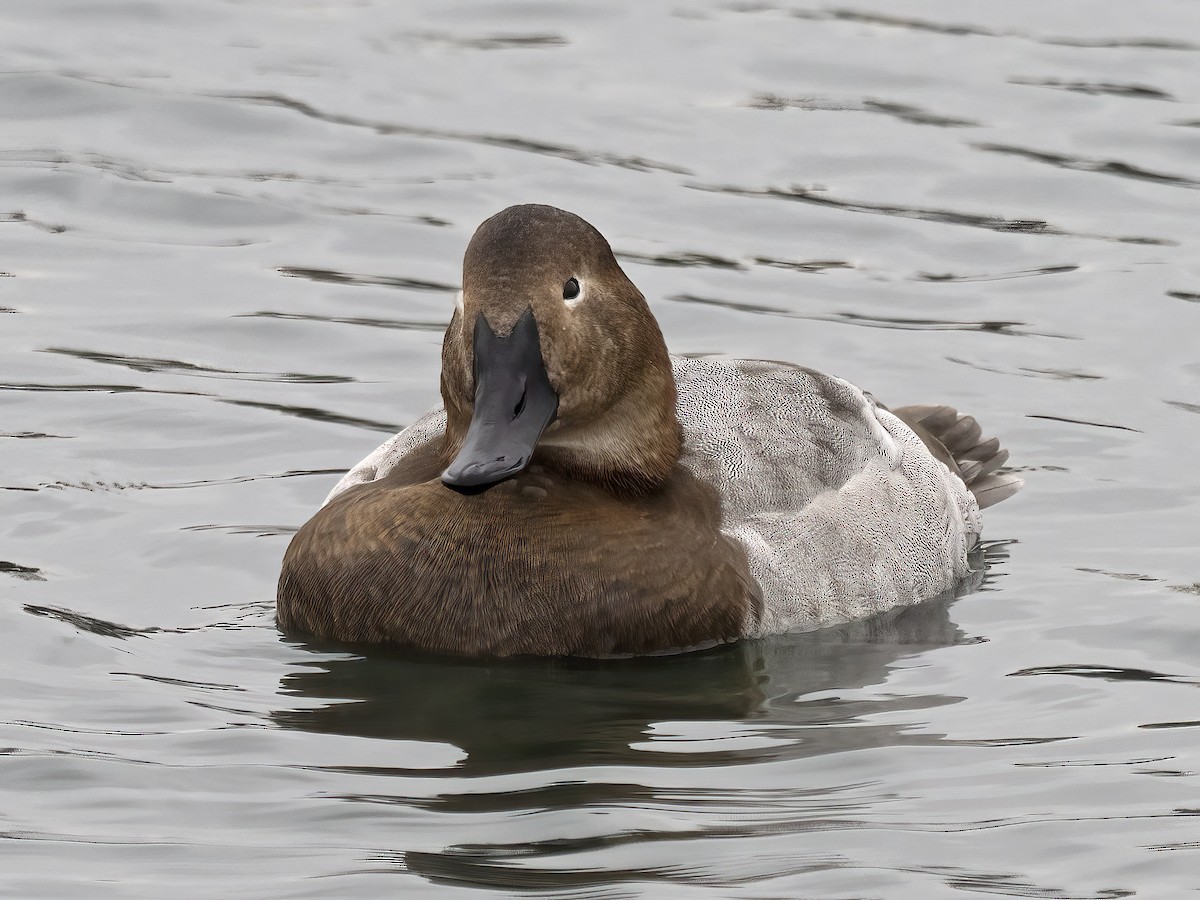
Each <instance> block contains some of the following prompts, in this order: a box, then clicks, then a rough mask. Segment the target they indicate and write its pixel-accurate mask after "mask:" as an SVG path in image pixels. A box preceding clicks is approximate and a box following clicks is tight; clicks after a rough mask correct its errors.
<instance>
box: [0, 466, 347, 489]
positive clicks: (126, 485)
mask: <svg viewBox="0 0 1200 900" xmlns="http://www.w3.org/2000/svg"><path fill="white" fill-rule="evenodd" d="M345 474H346V470H345V469H290V470H288V471H286V472H274V473H269V474H265V475H261V474H260V475H232V476H230V477H228V478H202V479H198V480H196V481H177V482H168V483H165V484H151V483H150V482H146V481H139V482H117V481H51V482H44V483H43V484H41V485H39V486H38V487H36V488H10V490H28V491H36V490H41V489H46V490H67V489H72V490H80V491H177V490H183V489H186V488H198V487H220V486H222V485H230V484H247V483H249V482H251V481H270V480H272V479H275V478H303V477H307V476H309V475H319V476H324V475H345Z"/></svg>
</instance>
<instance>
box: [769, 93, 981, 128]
mask: <svg viewBox="0 0 1200 900" xmlns="http://www.w3.org/2000/svg"><path fill="white" fill-rule="evenodd" d="M746 105H747V106H749V107H750V108H751V109H766V110H785V109H802V110H806V111H810V112H864V113H876V114H879V115H885V116H891V117H892V118H893V119H899V120H900V121H901V122H908V123H909V124H911V125H933V126H936V127H938V128H978V127H979V124H980V123H979V122H976V121H973V120H971V119H956V118H954V117H953V116H943V115H939V114H938V113H932V112H929V111H928V110H925V109H921V107H919V106H909V105H907V104H904V103H895V102H893V101H890V100H873V99H871V98H870V97H866V98H864V99H862V100H827V99H825V98H822V97H781V96H779V95H778V94H756V95H755V96H754V98H753V99H752V100H750V102H749V103H747V104H746Z"/></svg>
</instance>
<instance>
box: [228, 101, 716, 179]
mask: <svg viewBox="0 0 1200 900" xmlns="http://www.w3.org/2000/svg"><path fill="white" fill-rule="evenodd" d="M211 96H214V97H217V98H219V99H223V100H235V101H239V102H243V103H254V104H259V105H263V106H276V107H280V108H282V109H290V110H293V111H294V112H298V113H300V114H301V115H304V116H307V117H309V118H311V119H317V120H319V121H322V122H328V123H329V124H331V125H346V126H349V127H352V128H368V129H370V130H371V131H374V132H375V133H377V134H385V135H386V134H403V135H408V136H410V137H419V138H430V139H433V140H443V141H458V142H463V143H468V144H478V145H481V146H485V147H498V148H501V149H505V150H517V151H520V152H523V153H532V154H535V155H537V156H552V157H554V158H556V159H564V160H567V161H568V162H576V163H582V164H584V165H588V166H615V167H617V168H620V169H629V170H632V171H635V172H668V173H671V174H674V175H691V174H693V173H692V172H690V171H689V170H687V169H684V168H682V167H680V166H676V165H672V164H670V163H663V162H655V161H654V160H650V159H646V158H645V157H641V156H622V155H621V154H617V153H603V152H600V153H596V152H589V151H585V150H580V149H579V148H577V147H570V146H567V145H565V144H551V143H549V142H545V141H534V140H530V139H528V138H522V137H516V136H514V135H499V134H480V133H472V132H466V131H451V130H443V129H437V128H423V127H420V126H416V125H398V124H394V123H389V122H378V121H371V120H369V119H363V118H359V117H356V116H347V115H342V114H339V113H327V112H323V111H321V110H318V109H317V108H316V107H314V106H312V105H310V104H308V103H305V102H303V101H301V100H295V99H293V98H291V97H286V96H284V95H282V94H213V95H211Z"/></svg>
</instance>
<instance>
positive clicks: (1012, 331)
mask: <svg viewBox="0 0 1200 900" xmlns="http://www.w3.org/2000/svg"><path fill="white" fill-rule="evenodd" d="M665 299H667V300H673V301H675V302H678V303H698V304H701V305H704V306H719V307H722V308H724V309H731V310H734V311H736V312H747V313H754V314H756V315H767V316H779V317H781V318H786V319H804V320H806V321H809V322H833V323H835V324H839V325H861V326H863V327H865V328H891V329H896V330H900V331H985V332H990V333H993V334H1007V335H1014V336H1020V337H1052V338H1060V339H1063V340H1075V338H1072V337H1071V336H1070V335H1065V334H1052V333H1049V332H1038V331H1025V330H1018V329H1020V328H1021V327H1022V326H1024V325H1026V324H1027V323H1025V322H1003V321H984V322H952V321H948V320H944V319H909V318H900V317H885V316H866V315H862V314H861V313H851V312H842V313H834V314H833V315H814V314H811V313H798V312H795V311H793V310H790V309H782V308H780V307H775V306H762V305H758V304H753V303H738V302H736V301H733V300H720V299H716V298H713V297H698V296H696V295H694V294H674V295H672V296H670V297H666V298H665Z"/></svg>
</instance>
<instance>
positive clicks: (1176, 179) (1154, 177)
mask: <svg viewBox="0 0 1200 900" xmlns="http://www.w3.org/2000/svg"><path fill="white" fill-rule="evenodd" d="M972 146H973V147H974V148H975V149H976V150H983V151H985V152H987V153H1004V154H1008V155H1009V156H1020V157H1022V158H1023V159H1029V160H1032V161H1034V162H1040V163H1046V164H1048V165H1052V166H1055V167H1057V168H1060V169H1073V170H1075V171H1077V172H1095V173H1096V174H1099V175H1115V176H1117V177H1118V178H1132V179H1134V180H1135V181H1149V182H1151V183H1152V184H1165V185H1170V186H1172V187H1182V188H1189V189H1195V188H1198V187H1200V181H1197V180H1195V179H1193V178H1187V177H1186V176H1183V175H1168V174H1165V173H1163V172H1152V171H1151V170H1149V169H1142V168H1139V167H1138V166H1134V165H1130V164H1129V163H1126V162H1121V161H1120V160H1111V159H1110V160H1097V159H1088V158H1086V157H1082V156H1068V155H1066V154H1062V153H1047V152H1045V151H1042V150H1030V149H1029V148H1027V147H1014V146H1011V145H1009V144H973V145H972Z"/></svg>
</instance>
